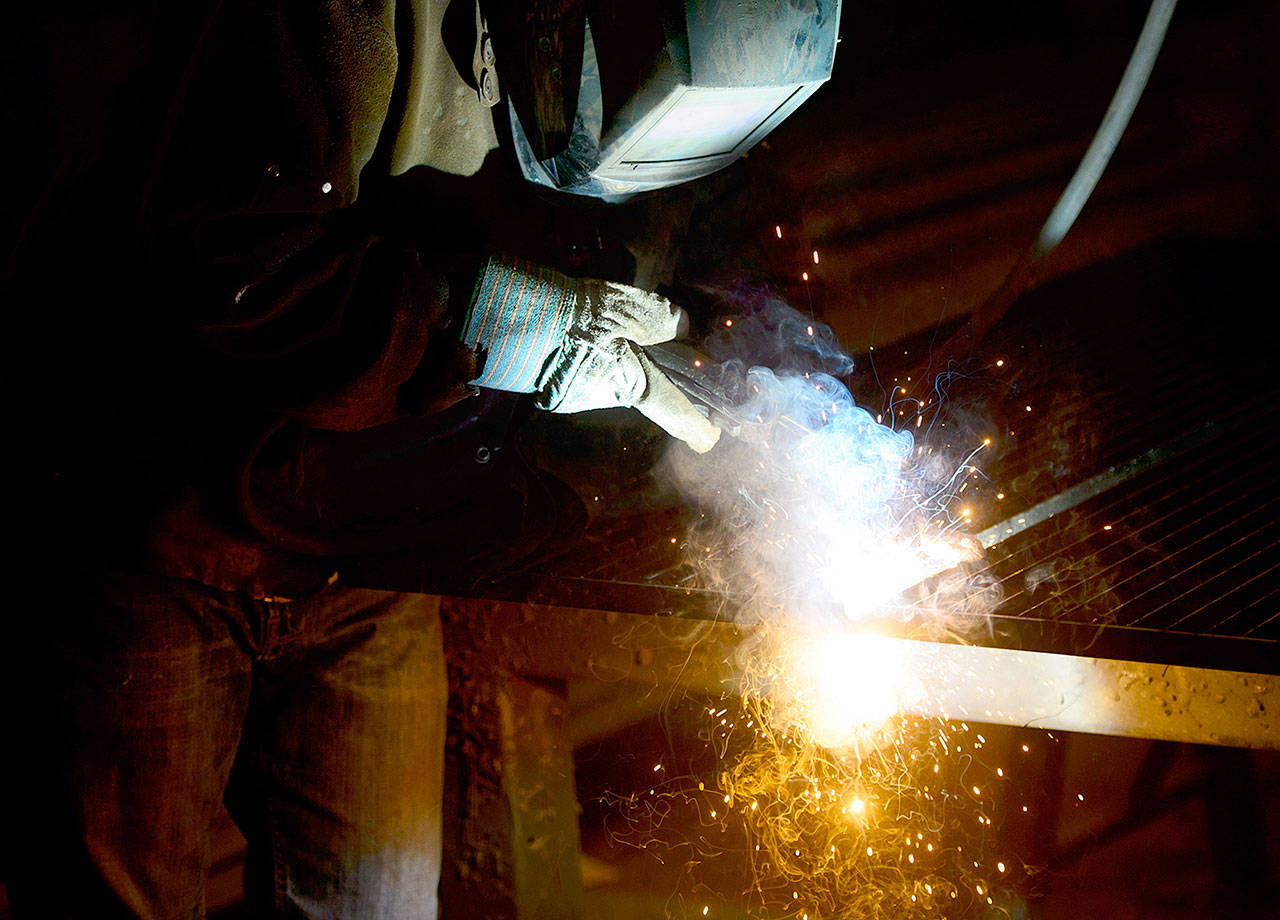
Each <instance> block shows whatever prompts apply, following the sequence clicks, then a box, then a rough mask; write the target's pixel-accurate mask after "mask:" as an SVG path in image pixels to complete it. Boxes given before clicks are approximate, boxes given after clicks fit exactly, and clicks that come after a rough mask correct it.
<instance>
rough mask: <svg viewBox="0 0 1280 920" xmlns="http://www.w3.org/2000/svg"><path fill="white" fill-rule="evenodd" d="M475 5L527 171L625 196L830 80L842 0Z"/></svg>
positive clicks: (561, 187) (546, 0)
mask: <svg viewBox="0 0 1280 920" xmlns="http://www.w3.org/2000/svg"><path fill="white" fill-rule="evenodd" d="M481 10H482V13H483V15H484V16H485V17H486V19H487V21H486V23H485V26H484V28H485V30H486V32H487V33H488V37H491V39H492V47H488V48H486V51H485V55H486V56H487V57H488V58H489V60H490V62H491V63H494V64H495V69H496V71H497V73H498V74H500V75H501V83H502V86H501V89H502V93H503V94H504V95H505V96H506V97H507V106H506V108H507V113H506V117H507V118H509V120H510V129H511V139H512V143H513V145H514V148H515V155H516V159H517V161H518V162H519V166H520V170H521V172H522V173H523V174H524V176H525V178H526V179H528V180H530V181H531V182H534V183H537V184H538V185H541V186H544V187H546V188H550V189H554V190H557V191H560V192H567V193H570V194H573V195H580V196H587V197H590V198H597V199H602V200H605V201H622V200H625V199H627V198H629V197H631V196H632V195H635V194H637V193H639V192H644V191H649V190H652V189H659V188H664V187H666V186H669V185H675V184H676V183H680V182H686V181H688V180H690V179H696V178H699V177H701V176H705V175H708V174H709V173H712V172H715V171H716V170H718V169H722V168H723V167H725V166H727V165H729V164H730V163H732V162H733V161H734V160H735V159H737V158H738V157H739V156H741V155H742V154H743V153H745V152H746V151H747V150H748V149H749V148H751V147H752V146H753V145H754V144H755V143H756V142H757V141H759V140H760V139H761V138H763V137H764V136H765V135H766V134H768V133H769V132H770V131H771V130H772V129H773V128H774V127H775V126H776V125H777V124H778V123H779V122H781V121H782V120H783V119H784V118H786V117H787V116H788V115H790V114H791V113H792V112H793V111H794V110H795V109H796V107H797V106H799V105H800V103H801V102H803V101H804V100H805V99H806V98H808V97H809V95H810V94H812V93H813V91H814V90H816V89H817V88H818V87H819V86H820V85H821V84H822V83H824V82H825V81H826V80H828V79H829V78H830V76H831V67H832V64H833V62H834V60H835V50H836V41H837V29H838V26H839V19H840V0H640V2H631V3H610V2H608V0H481ZM495 115H497V116H498V117H503V116H502V115H501V114H500V113H498V112H495Z"/></svg>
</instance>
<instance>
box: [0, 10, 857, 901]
mask: <svg viewBox="0 0 1280 920" xmlns="http://www.w3.org/2000/svg"><path fill="white" fill-rule="evenodd" d="M147 15H148V16H149V17H154V18H149V19H146V20H145V21H143V20H141V19H139V20H135V21H134V23H133V25H134V26H136V28H135V29H134V32H135V37H137V39H138V40H137V41H136V42H133V43H130V42H125V43H122V45H121V47H119V48H117V49H114V50H115V52H116V53H118V54H119V55H126V54H127V52H128V50H129V49H130V48H136V49H139V53H138V55H137V61H136V65H135V64H131V65H130V67H128V68H126V70H127V79H125V80H122V81H121V85H120V87H119V89H118V91H116V92H115V93H114V95H113V97H112V107H111V109H110V111H109V112H108V113H107V114H106V115H105V116H104V118H103V119H102V122H101V124H100V125H99V126H96V127H95V128H94V129H93V130H88V129H87V128H86V129H85V130H76V126H71V128H72V130H70V131H64V132H63V133H64V135H68V136H73V137H74V138H75V139H76V140H78V141H81V142H83V144H84V146H83V148H81V149H79V150H78V152H77V153H76V155H74V156H72V157H70V158H68V159H67V160H66V161H65V165H64V168H63V169H61V170H60V172H59V175H58V177H57V181H56V182H55V183H54V184H53V185H52V186H51V188H50V190H49V191H48V193H47V194H45V195H44V196H42V198H41V201H40V205H39V207H38V208H37V210H36V212H35V213H34V214H33V216H32V218H31V220H30V221H29V222H28V224H27V227H26V233H25V236H24V238H23V240H22V242H21V245H20V246H19V247H18V249H17V251H16V257H15V259H14V260H13V264H14V266H15V278H16V280H15V286H14V291H15V292H17V296H18V298H19V300H18V301H16V302H20V303H23V304H25V305H26V309H27V312H29V313H30V314H31V315H33V316H34V315H39V316H40V317H41V318H42V321H43V323H44V325H42V326H40V327H39V328H37V329H36V330H35V331H33V332H32V334H31V335H29V336H27V337H25V339H24V341H28V342H32V343H38V344H36V345H34V346H33V348H34V349H35V350H36V353H37V355H36V356H37V357H42V358H43V359H44V366H45V367H46V368H47V369H48V373H47V374H46V376H47V378H48V379H47V381H46V384H47V385H46V386H45V387H44V388H43V389H44V391H45V392H44V395H45V396H46V397H47V402H46V403H42V405H41V409H40V412H41V415H42V422H43V423H44V425H43V426H42V428H41V429H40V433H39V437H37V438H33V440H34V441H36V442H37V450H38V451H43V454H42V457H41V459H42V464H43V466H42V469H41V471H40V478H39V480H38V481H39V483H40V485H41V487H42V492H41V494H40V498H41V501H42V508H43V509H44V513H43V519H44V523H45V524H46V525H48V531H49V532H48V535H47V542H46V545H47V546H49V547H50V548H51V552H52V553H53V555H54V558H55V559H56V561H57V564H58V566H59V568H60V569H61V571H62V572H63V573H64V574H63V578H62V579H61V581H60V584H59V588H60V590H59V592H58V594H57V595H56V600H55V601H53V602H51V605H52V607H53V609H54V611H55V614H56V615H54V616H50V617H45V618H40V623H38V624H37V625H36V626H35V627H33V628H32V629H33V632H32V635H30V636H28V637H26V638H27V639H28V640H29V641H25V642H21V643H15V647H21V648H23V649H40V650H41V655H42V656H43V655H48V654H49V653H50V650H53V653H54V654H55V657H56V661H55V662H54V663H53V664H52V665H50V666H49V667H47V668H45V669H44V677H43V679H42V681H41V684H40V686H41V687H42V688H44V692H42V693H40V694H38V697H39V698H38V699H35V700H33V701H32V704H31V706H29V707H27V708H28V709H29V711H30V714H31V716H32V718H31V719H30V720H29V722H30V724H29V725H28V728H29V729H30V730H31V734H30V735H29V736H28V738H27V740H28V743H27V744H26V745H24V746H23V750H24V751H25V752H27V754H28V755H29V756H27V757H25V759H24V764H25V766H26V768H27V769H26V770H24V771H23V772H22V773H21V774H20V777H19V780H17V781H15V782H13V783H11V787H12V788H14V789H17V790H20V791H21V795H22V797H23V799H24V800H25V801H26V802H27V803H29V804H30V805H31V809H30V811H31V812H32V813H31V816H30V817H31V820H29V821H27V823H26V824H25V825H24V826H23V827H22V830H21V831H20V832H19V835H18V836H19V839H21V840H23V845H22V846H21V847H20V848H18V852H16V853H15V855H14V857H13V865H11V866H10V871H9V880H10V889H11V898H12V903H13V906H14V909H15V912H16V914H17V916H19V917H21V916H94V917H101V916H137V917H178V916H181V917H192V916H199V915H201V914H202V913H203V909H204V908H203V904H204V900H203V884H204V878H205V874H206V872H207V869H208V861H209V837H210V824H211V822H212V820H213V819H214V817H215V815H216V814H217V813H218V810H219V808H220V807H221V806H220V803H221V802H223V801H224V800H225V802H226V804H227V805H228V806H229V807H230V810H231V812H232V814H233V816H234V817H235V818H236V821H237V823H238V824H239V826H240V828H241V829H242V830H243V832H244V834H245V836H246V838H247V839H248V843H249V849H248V855H247V863H246V887H247V891H248V894H249V897H250V899H251V900H252V901H253V902H254V903H255V904H256V905H257V907H259V908H260V909H261V910H263V911H265V912H273V913H274V914H278V915H280V916H325V917H337V916H350V917H359V918H377V917H401V916H405V917H407V916H413V917H425V916H434V915H435V911H436V907H435V903H436V886H437V880H438V878H439V873H440V861H441V840H440V807H441V805H440V799H441V784H442V771H443V765H442V762H443V748H444V738H443V734H444V701H445V696H446V681H445V672H444V660H443V652H442V647H441V630H440V624H439V622H438V618H437V617H436V615H435V613H434V612H433V608H432V606H431V604H430V603H429V602H428V601H427V599H426V598H424V597H422V596H420V595H416V594H405V593H397V592H392V591H381V590H371V589H367V588H361V587H355V586H353V585H351V584H348V583H347V581H346V580H345V579H344V577H343V574H342V573H343V568H344V560H347V559H350V558H353V557H357V556H361V555H370V554H383V553H391V552H403V551H413V552H417V553H419V554H420V558H423V559H428V560H431V561H432V563H433V564H435V565H437V566H438V567H439V568H441V569H445V568H447V567H448V566H449V564H450V561H451V560H458V559H467V560H474V559H475V558H477V556H479V555H482V554H483V552H492V553H497V554H499V555H500V554H501V552H502V548H503V547H505V546H508V545H510V544H514V543H518V542H519V541H520V539H521V538H522V537H523V536H525V535H526V534H527V533H529V532H531V531H538V530H539V528H544V529H545V528H546V527H554V522H553V523H551V524H548V523H547V520H548V519H549V518H554V515H555V514H556V512H557V509H558V508H559V507H560V505H561V504H563V502H564V498H563V495H562V494H560V493H557V492H556V491H555V489H556V487H555V485H554V484H553V483H548V482H547V481H546V479H545V478H544V477H541V476H539V474H538V473H537V471H534V470H530V469H529V468H528V467H527V466H526V465H522V464H521V463H520V462H519V460H518V458H514V457H512V456H511V454H510V452H508V453H507V454H506V455H505V456H504V458H503V462H497V461H496V460H495V461H494V462H487V461H489V460H490V458H491V456H492V453H493V450H494V449H496V447H497V442H496V441H494V440H493V439H492V438H490V437H489V435H490V434H491V431H490V429H489V428H486V427H485V426H486V425H490V424H491V421H492V419H493V417H494V416H495V414H496V415H498V416H502V413H503V412H504V411H506V412H508V415H509V412H510V411H511V410H508V409H506V408H504V407H509V406H512V405H516V404H520V402H521V401H524V403H529V402H532V403H533V404H534V405H536V406H537V407H539V408H541V409H546V410H550V411H552V412H561V413H571V412H580V411H584V410H591V409H597V408H602V407H618V406H633V407H635V408H637V409H638V410H639V411H640V412H642V413H643V414H644V415H645V416H647V417H648V418H649V419H650V420H652V421H653V422H654V423H656V424H657V425H658V426H660V427H661V428H662V429H664V430H665V431H666V432H668V433H669V434H670V435H672V436H674V437H675V438H678V439H680V440H682V441H684V442H686V444H687V445H688V446H689V447H690V448H691V449H693V450H697V451H705V450H708V449H710V448H711V447H712V446H713V444H714V443H715V442H716V439H717V437H718V434H719V432H718V429H717V428H716V427H715V425H713V424H712V423H710V422H709V421H708V420H707V419H706V418H704V416H703V415H702V414H701V413H700V412H699V411H698V410H697V409H695V408H694V406H692V405H691V404H690V403H689V401H688V400H687V399H686V398H685V397H684V396H683V395H682V393H681V392H680V390H679V389H677V388H676V387H675V386H674V385H672V383H671V382H670V381H669V380H668V379H667V378H666V377H665V376H664V375H663V374H662V372H661V371H660V370H659V369H658V368H657V366H655V365H654V363H653V362H652V361H651V360H650V359H649V358H648V357H647V355H646V354H645V352H644V350H643V346H646V345H651V344H654V343H659V342H663V341H667V340H670V339H673V338H677V337H678V336H680V335H681V334H682V331H683V329H684V326H685V324H686V322H687V319H686V317H685V316H684V314H683V311H681V310H680V309H679V308H678V307H677V306H675V305H673V304H671V303H670V302H669V301H668V300H667V299H666V298H664V297H662V296H659V295H657V294H654V293H651V292H648V291H645V290H641V289H638V288H636V287H632V286H630V285H628V284H626V283H622V282H623V281H624V279H621V278H619V279H616V280H600V279H594V278H587V279H583V278H575V277H571V276H570V274H568V273H566V272H565V271H564V270H563V269H564V268H565V266H564V265H557V264H555V258H556V256H555V253H553V252H549V251H548V248H547V247H546V246H545V245H543V240H542V235H543V234H542V233H541V229H542V228H545V227H546V226H548V222H549V221H550V222H552V223H554V221H555V219H556V217H555V215H557V214H560V213H565V211H564V210H562V209H565V208H568V207H570V206H571V205H572V204H573V203H574V202H575V201H581V202H596V203H599V202H605V203H616V202H621V201H625V200H627V199H628V198H630V197H632V196H635V195H639V194H643V193H646V192H649V191H652V190H655V189H661V188H664V187H666V186H669V185H672V184H675V183H679V182H685V181H688V180H691V179H696V178H698V177H700V176H704V175H706V174H708V173H710V172H712V171H714V170H718V169H721V168H723V167H725V166H727V165H729V164H730V163H732V162H733V161H734V160H735V159H736V158H738V157H739V156H740V155H741V154H742V153H743V152H745V151H746V150H747V149H749V148H750V147H751V146H752V145H754V144H755V143H756V142H757V141H758V140H759V139H760V138H762V137H763V136H764V135H765V134H766V133H767V132H769V131H770V130H771V129H772V128H774V127H775V126H776V125H777V124H778V123H779V122H781V121H782V120H783V119H784V118H786V117H787V116H788V115H789V114H790V113H791V112H792V111H793V110H794V109H795V108H796V107H797V106H798V105H799V104H800V103H801V102H802V101H803V100H804V99H805V98H806V97H807V96H808V95H809V94H811V93H812V92H813V91H814V90H815V89H816V88H817V87H818V86H819V85H820V84H821V83H822V82H824V81H825V80H826V79H827V78H828V77H829V76H830V72H831V66H832V62H833V58H834V52H835V44H836V30H837V25H838V17H839V4H838V0H805V2H793V3H781V4H773V3H738V4H722V3H716V2H701V0H687V2H684V3H683V4H682V3H679V2H671V3H660V4H649V3H635V4H627V5H621V6H618V5H612V4H605V3H593V2H587V0H577V2H575V0H564V2H540V0H531V2H511V3H498V2H488V0H482V2H480V3H479V4H476V3H470V2H466V0H454V2H453V3H449V4H445V3H433V2H428V0H405V2H399V3H392V2H380V3H344V2H328V3H322V4H290V3H278V2H267V3H263V2H245V0H221V2H217V3H212V4H201V3H196V4H176V5H175V4H170V5H165V6H164V8H157V9H156V10H153V11H150V12H148V14H147ZM81 25H82V24H81ZM53 66H54V67H56V68H58V69H60V70H63V71H65V72H70V73H74V72H75V69H76V67H77V66H78V64H77V62H76V61H72V60H55V61H54V62H53ZM80 66H87V65H85V64H84V63H83V62H81V63H80ZM79 78H80V79H83V80H85V81H93V80H96V79H99V74H97V73H88V72H85V73H82V74H80V75H79ZM64 127H66V126H64ZM530 192H533V193H534V194H532V195H531V194H530ZM506 394H529V395H527V396H511V395H506ZM495 407H498V408H497V409H495ZM682 449H683V448H682ZM479 451H483V453H482V454H480V453H478V452H479ZM480 461H485V462H480ZM388 496H391V497H388ZM55 691H56V692H55Z"/></svg>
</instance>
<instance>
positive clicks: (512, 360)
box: [463, 256, 720, 453]
mask: <svg viewBox="0 0 1280 920" xmlns="http://www.w3.org/2000/svg"><path fill="white" fill-rule="evenodd" d="M687 328H688V317H687V315H686V314H685V312H684V311H683V310H681V309H680V308H679V307H676V306H674V305H673V304H672V303H671V302H670V301H669V300H667V298H665V297H662V296H660V295H658V294H650V293H648V292H646V291H642V290H640V289H639V288H634V287H631V286H629V285H625V284H617V283H614V282H610V281H598V280H595V279H575V278H569V277H567V276H566V275H563V274H561V273H559V272H556V271H552V270H550V269H546V268H541V267H539V266H535V265H532V264H530V263H527V262H524V261H522V260H518V259H513V258H511V257H509V256H496V257H494V258H493V259H490V260H489V263H488V264H487V265H486V266H485V269H484V271H483V272H482V274H481V278H480V281H479V283H478V284H477V286H476V293H475V296H474V297H473V298H472V305H471V311H470V314H469V316H468V320H467V323H466V329H465V331H464V334H463V340H464V341H465V342H466V343H467V344H469V345H471V346H473V347H482V348H486V349H487V351H488V354H487V356H486V359H485V366H484V371H483V372H482V374H481V375H480V377H478V378H476V379H475V380H474V381H472V383H474V384H475V385H476V386H484V387H492V388H494V389H499V390H510V391H515V392H532V393H536V394H537V404H538V405H539V406H541V407H542V408H544V409H548V410H550V411H552V412H584V411H586V410H588V409H604V408H608V407H612V406H634V407H635V408H636V409H639V410H640V412H642V413H643V414H644V415H645V416H646V417H648V418H649V419H650V420H651V421H653V422H654V423H655V424H656V425H658V426H659V427H661V428H662V429H663V430H665V431H666V432H667V433H668V434H671V435H672V436H674V437H677V438H679V439H680V440H682V441H684V442H685V443H686V444H688V445H689V446H690V447H691V448H693V449H694V450H696V451H698V452H699V453H705V452H706V451H708V450H710V449H711V448H712V447H713V446H714V445H715V443H716V441H717V440H718V439H719V437H720V429H719V428H717V427H716V426H715V425H713V424H711V423H710V422H709V421H707V419H706V418H704V417H703V415H702V413H700V412H699V411H698V410H697V409H696V408H694V406H693V404H692V403H690V402H689V400H688V399H687V398H686V397H685V395H684V394H683V393H681V392H680V390H679V389H678V388H677V387H676V386H675V384H673V383H672V382H671V381H670V380H669V379H667V377H666V375H665V374H663V373H662V371H661V370H659V369H658V367H657V366H656V365H655V364H654V363H653V361H652V360H651V359H650V358H649V356H648V355H646V354H645V353H644V350H643V348H642V346H644V345H654V344H657V343H659V342H669V341H671V340H672V339H675V338H678V337H680V336H681V335H683V334H684V333H685V332H686V331H687Z"/></svg>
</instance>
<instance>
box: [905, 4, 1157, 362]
mask: <svg viewBox="0 0 1280 920" xmlns="http://www.w3.org/2000/svg"><path fill="white" fill-rule="evenodd" d="M1175 4H1176V0H1152V3H1151V9H1150V10H1149V11H1148V13H1147V19H1146V22H1145V23H1144V24H1143V26H1142V32H1141V34H1140V35H1139V36H1138V42H1137V44H1136V45H1135V46H1134V49H1133V53H1132V54H1131V55H1130V57H1129V63H1128V65H1127V66H1126V67H1125V71H1124V75H1123V76H1122V77H1121V78H1120V84H1119V86H1117V87H1116V92H1115V95H1114V96H1112V97H1111V104H1110V105H1109V106H1108V107H1107V111H1106V114H1105V115H1104V116H1103V118H1102V123H1101V124H1100V125H1099V126H1098V130H1097V133H1095V134H1094V136H1093V140H1092V141H1091V142H1090V144H1089V148H1088V149H1087V150H1086V151H1085V153H1084V156H1083V157H1082V158H1081V160H1080V165H1079V166H1077V167H1076V171H1075V174H1074V175H1073V176H1072V177H1071V181H1070V182H1068V183H1067V187H1066V189H1065V190H1063V193H1062V195H1061V196H1060V197H1059V198H1058V203H1057V204H1055V205H1054V207H1053V210H1052V211H1051V212H1049V217H1048V218H1047V219H1046V220H1045V222H1044V225H1043V226H1042V227H1041V228H1040V232H1039V233H1038V234H1036V238H1035V241H1034V242H1033V243H1032V244H1031V247H1030V248H1029V249H1028V250H1027V251H1026V252H1024V253H1023V255H1022V257H1021V258H1019V259H1018V261H1017V263H1015V265H1014V266H1013V268H1012V269H1010V270H1009V273H1008V274H1007V275H1006V276H1005V278H1004V280H1003V281H1002V282H1001V284H1000V286H999V287H998V288H996V290H995V291H994V292H992V294H991V295H990V296H989V297H988V298H987V299H986V300H985V301H983V302H982V303H981V304H979V306H978V308H977V309H976V310H974V311H973V312H972V313H971V314H970V315H969V318H968V319H967V320H965V322H964V325H962V326H961V327H960V328H959V329H957V330H956V331H955V332H954V333H952V335H951V336H950V337H949V338H948V339H947V340H946V341H945V342H943V343H942V344H941V345H940V346H938V347H936V348H934V349H933V351H932V354H931V356H930V364H931V365H932V364H935V363H936V364H937V366H939V367H942V368H946V367H947V366H948V365H949V364H950V363H951V361H953V360H955V359H956V358H957V357H958V356H959V355H960V354H961V352H962V351H967V350H969V349H972V348H973V346H975V345H976V344H977V343H978V342H980V341H981V340H982V339H983V338H984V337H985V336H986V334H987V333H988V332H990V331H991V327H992V326H994V325H995V324H996V323H997V322H999V321H1000V318H1001V317H1002V316H1004V314H1005V313H1006V312H1007V311H1008V309H1009V308H1010V307H1011V306H1012V305H1013V303H1014V302H1015V301H1016V300H1017V299H1018V297H1020V296H1021V295H1022V293H1023V292H1024V291H1026V290H1027V288H1028V287H1029V286H1030V282H1031V278H1032V274H1033V270H1034V268H1035V266H1036V264H1037V263H1038V262H1039V261H1040V260H1041V259H1043V258H1044V257H1045V256H1046V255H1048V254H1049V253H1050V252H1051V251H1053V249H1054V248H1055V247H1057V245H1058V244H1059V243H1060V242H1062V238H1063V237H1065V236H1066V235H1067V231H1068V230H1070V229H1071V226H1072V224H1074V223H1075V221H1076V218H1077V217H1078V216H1079V215H1080V211H1081V209H1083V208H1084V205H1085V202H1086V201H1088V200H1089V196H1090V195H1091V194H1093V189H1094V187H1095V186H1096V185H1097V184H1098V180H1099V179H1100V178H1101V177H1102V173H1103V172H1104V171H1105V170H1106V168H1107V164H1108V163H1109V162H1110V161H1111V155H1112V154H1113V153H1114V152H1115V149H1116V145H1117V144H1119V143H1120V138H1121V136H1122V135H1123V134H1124V131H1125V128H1127V127H1128V125H1129V118H1130V117H1131V116H1132V115H1133V110H1134V109H1135V108H1136V107H1137V105H1138V99H1140V98H1141V96H1142V92H1143V90H1144V89H1145V88H1146V85H1147V78H1148V77H1149V76H1150V75H1151V69H1152V67H1153V66H1154V65H1155V62H1156V56H1157V55H1158V54H1159V52H1160V46H1161V45H1162V44H1163V43H1164V36H1165V33H1166V32H1167V31H1168V27H1169V20H1170V19H1171V18H1172V16H1173V8H1174V6H1175ZM928 376H929V375H928V373H927V372H926V373H925V374H921V375H920V378H919V379H922V380H924V379H928Z"/></svg>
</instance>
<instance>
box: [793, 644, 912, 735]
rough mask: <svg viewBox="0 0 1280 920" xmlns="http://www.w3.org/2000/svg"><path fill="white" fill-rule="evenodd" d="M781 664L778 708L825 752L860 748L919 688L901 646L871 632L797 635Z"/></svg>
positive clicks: (904, 650)
mask: <svg viewBox="0 0 1280 920" xmlns="http://www.w3.org/2000/svg"><path fill="white" fill-rule="evenodd" d="M784 667H785V668H786V670H787V672H788V677H787V680H786V687H787V692H788V693H789V695H790V697H791V698H790V699H789V700H786V701H784V705H783V712H785V713H786V716H787V718H788V719H789V720H790V721H792V723H793V724H795V725H797V726H798V727H800V728H802V729H803V730H804V731H805V732H807V733H808V734H809V735H811V736H812V737H813V740H814V741H815V742H816V743H818V744H820V745H821V746H823V747H825V748H828V749H830V750H836V751H842V750H850V749H855V748H858V747H861V746H865V745H866V744H867V743H869V742H870V741H871V739H872V738H873V737H874V736H875V735H876V734H877V733H878V732H880V731H881V730H882V729H883V728H884V727H885V725H886V723H887V722H888V721H889V720H890V719H892V718H893V717H894V715H896V714H897V713H898V712H900V711H902V710H903V709H904V708H909V707H910V706H911V705H912V704H913V703H914V702H915V701H916V700H917V699H918V697H919V695H920V692H921V689H920V681H919V679H918V677H917V676H916V674H915V672H914V670H913V669H914V667H915V663H914V662H912V661H911V660H910V653H909V651H908V648H907V645H906V644H905V643H903V642H900V641H897V640H894V639H891V638H889V637H887V636H881V635H876V634H874V633H836V634H821V635H811V636H805V637H803V638H799V639H797V640H796V641H795V642H794V645H793V648H792V649H791V650H790V653H789V654H787V655H786V661H785V664H784Z"/></svg>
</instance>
